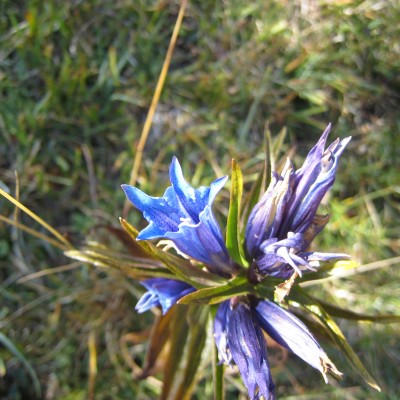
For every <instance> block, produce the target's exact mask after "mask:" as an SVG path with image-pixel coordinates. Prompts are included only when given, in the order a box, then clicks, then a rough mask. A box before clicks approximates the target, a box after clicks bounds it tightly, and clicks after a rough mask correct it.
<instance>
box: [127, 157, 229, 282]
mask: <svg viewBox="0 0 400 400" xmlns="http://www.w3.org/2000/svg"><path fill="white" fill-rule="evenodd" d="M170 180H171V183H172V186H170V187H169V188H167V190H166V191H165V193H164V196H163V197H150V196H148V195H146V194H145V193H143V192H142V191H141V190H139V189H137V188H134V187H132V186H128V185H122V188H123V189H124V191H125V193H126V195H127V197H128V199H129V200H130V201H131V202H132V203H133V204H134V206H135V207H136V208H138V209H139V210H140V211H142V212H143V216H144V217H145V218H146V219H147V220H148V221H149V225H148V226H147V227H146V228H145V229H143V230H142V231H141V232H140V233H139V235H138V239H139V240H140V239H142V240H148V239H157V238H166V239H170V240H172V241H173V242H174V244H175V246H176V247H177V249H178V250H180V251H181V252H182V253H184V254H186V255H188V256H190V257H192V258H194V259H196V260H198V261H200V262H202V263H204V264H206V265H207V266H208V267H209V270H210V271H212V272H215V273H219V274H221V275H229V274H230V273H231V272H232V267H231V264H232V261H231V259H230V257H229V254H228V251H227V249H226V246H225V243H224V238H223V236H222V233H221V230H220V228H219V226H218V223H217V221H216V220H215V217H214V215H213V213H212V209H211V206H212V203H213V201H214V199H215V197H216V195H217V193H218V192H219V191H220V190H221V189H222V187H223V186H224V184H225V182H226V180H227V177H223V178H220V179H217V180H215V181H214V182H212V183H211V185H210V187H200V188H198V189H194V188H193V187H192V186H190V185H189V184H188V183H187V182H186V181H185V179H184V177H183V174H182V169H181V166H180V165H179V162H178V160H177V159H176V158H175V157H174V158H173V160H172V163H171V166H170Z"/></svg>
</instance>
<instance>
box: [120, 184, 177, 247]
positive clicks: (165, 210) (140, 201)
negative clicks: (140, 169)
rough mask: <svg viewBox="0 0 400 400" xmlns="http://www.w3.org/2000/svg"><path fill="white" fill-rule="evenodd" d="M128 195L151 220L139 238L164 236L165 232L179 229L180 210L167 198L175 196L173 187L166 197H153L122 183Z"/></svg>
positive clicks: (166, 193)
mask: <svg viewBox="0 0 400 400" xmlns="http://www.w3.org/2000/svg"><path fill="white" fill-rule="evenodd" d="M122 189H123V190H124V192H125V194H126V197H127V198H128V199H129V201H131V202H132V204H133V205H134V206H135V207H136V208H137V209H138V210H140V211H142V213H143V216H144V217H145V218H146V219H147V220H148V221H149V222H150V224H149V226H148V227H147V228H145V229H144V230H143V231H141V232H140V234H139V236H138V239H139V240H148V239H155V238H160V237H164V235H165V232H169V231H177V230H178V226H179V223H180V215H179V214H178V212H179V210H177V208H176V207H175V208H174V207H172V206H170V205H169V204H168V202H167V199H168V198H171V197H173V196H172V193H171V190H170V189H171V188H168V189H167V190H166V192H165V194H164V197H151V196H148V195H147V194H146V193H144V192H142V191H141V190H139V189H137V188H135V187H133V186H129V185H122Z"/></svg>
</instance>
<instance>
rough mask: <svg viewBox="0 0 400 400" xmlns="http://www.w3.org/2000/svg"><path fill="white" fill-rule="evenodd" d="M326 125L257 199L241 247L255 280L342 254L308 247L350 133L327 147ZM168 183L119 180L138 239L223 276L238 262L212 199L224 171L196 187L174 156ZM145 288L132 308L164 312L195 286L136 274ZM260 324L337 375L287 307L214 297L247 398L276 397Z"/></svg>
mask: <svg viewBox="0 0 400 400" xmlns="http://www.w3.org/2000/svg"><path fill="white" fill-rule="evenodd" d="M329 130H330V126H328V128H327V129H326V130H325V132H324V133H323V134H322V136H321V138H320V139H319V141H318V143H317V144H316V145H315V146H314V147H313V149H312V150H311V151H310V152H309V154H308V156H307V158H306V160H305V162H304V164H303V166H302V167H301V168H300V169H298V170H295V169H294V168H293V166H292V164H291V162H290V161H288V162H287V163H286V165H285V167H284V169H283V171H282V172H281V173H280V174H278V173H276V172H274V173H273V176H272V180H271V183H270V185H269V187H268V189H267V191H266V192H265V194H264V195H263V196H262V198H261V199H260V201H259V202H258V203H257V204H256V205H255V207H254V209H253V210H252V212H251V214H250V216H249V219H248V221H247V225H246V230H245V238H244V244H245V251H246V256H247V258H248V262H249V265H250V267H249V268H250V270H249V271H248V272H249V273H247V276H249V277H252V278H251V279H252V283H253V284H257V283H258V282H260V281H263V280H265V279H268V277H274V278H282V279H288V278H290V277H292V276H295V277H296V276H302V274H304V273H309V272H310V271H314V270H315V269H316V268H318V267H319V266H320V263H321V261H329V260H338V259H343V258H347V257H348V256H347V255H345V254H338V253H321V252H310V251H308V248H309V245H310V243H311V241H312V240H313V239H314V237H315V236H316V235H317V234H318V233H319V232H320V231H321V230H322V229H323V227H324V226H325V224H326V223H327V220H328V218H326V217H323V216H320V215H317V209H318V206H319V204H320V203H321V200H322V198H323V197H324V196H325V194H326V193H327V192H328V191H329V189H330V188H331V187H332V185H333V183H334V180H335V173H336V169H337V165H338V159H339V157H340V155H341V154H342V152H343V150H344V148H345V147H346V145H347V143H348V142H349V141H350V138H346V139H343V140H341V141H339V139H337V140H336V141H334V142H333V143H332V144H331V145H330V146H329V147H327V148H326V149H325V144H326V140H327V137H328V134H329ZM169 172H170V181H171V184H172V185H171V186H170V187H168V188H167V189H166V191H165V193H164V195H163V196H162V197H151V196H148V195H147V194H145V193H143V192H142V191H141V190H139V189H137V188H135V187H132V186H129V185H123V186H122V188H123V190H124V191H125V193H126V196H127V197H128V199H129V200H130V201H131V202H132V203H133V205H134V206H135V207H136V208H137V209H139V210H140V211H141V212H142V213H143V216H144V217H145V218H146V219H147V220H148V222H149V225H148V226H147V227H146V228H145V229H144V230H142V231H141V232H140V234H139V236H138V240H151V239H168V240H170V241H172V242H173V244H174V246H175V248H176V249H177V250H178V252H180V253H183V254H184V255H185V256H187V257H189V258H192V259H194V260H197V261H199V262H201V263H202V264H203V265H204V267H205V268H206V269H207V270H209V271H210V272H212V273H214V274H218V275H220V276H221V277H225V278H229V277H232V276H234V275H235V274H237V271H238V268H239V269H244V268H245V267H243V266H240V265H237V263H236V262H235V261H233V259H232V257H231V256H230V254H229V252H228V250H227V247H226V245H225V241H224V237H223V235H222V232H221V229H220V227H219V225H218V223H217V220H216V219H215V217H214V215H213V211H212V203H213V201H214V199H215V197H216V195H217V193H218V192H219V191H220V190H221V188H222V187H223V186H224V184H225V182H226V180H227V178H226V177H224V178H220V179H217V180H215V181H214V182H212V183H211V185H210V187H200V188H198V189H195V188H193V187H192V186H190V185H189V184H188V183H187V182H186V181H185V179H184V177H183V174H182V170H181V167H180V165H179V162H178V160H177V159H176V158H173V160H172V163H171V166H170V171H169ZM142 284H143V285H144V286H145V288H146V289H147V292H146V293H145V294H144V296H143V297H142V298H141V299H140V301H139V303H138V305H137V307H136V309H137V310H138V311H139V312H144V311H146V310H148V309H150V308H152V307H154V306H161V307H162V311H163V313H166V312H167V311H168V310H169V308H170V307H171V306H172V305H173V304H174V303H176V302H177V301H178V300H179V299H180V298H182V297H183V296H185V295H187V294H188V293H191V292H193V291H194V290H195V289H194V288H193V287H192V286H190V285H189V284H187V283H185V282H180V281H178V280H171V279H165V278H154V279H150V280H147V281H144V282H142ZM263 331H264V332H266V333H267V334H268V335H269V336H270V337H272V338H273V339H274V340H275V341H276V342H277V343H279V344H280V345H282V346H283V347H285V348H287V349H290V350H291V351H292V352H293V353H295V354H296V355H298V356H299V357H300V358H302V359H303V360H304V361H306V362H307V363H308V364H310V365H311V366H312V367H314V368H316V369H318V370H319V371H320V372H321V373H322V374H323V376H324V378H325V379H326V374H327V373H328V372H330V373H333V374H336V375H340V372H339V371H338V370H337V369H336V367H335V366H334V365H333V363H332V362H331V361H330V360H329V358H328V356H327V355H326V354H325V352H324V351H323V350H322V349H321V347H320V346H319V344H318V343H317V342H316V340H315V339H314V337H313V336H312V334H311V333H310V331H309V330H308V329H307V327H306V326H305V325H304V324H303V323H302V322H301V321H300V320H299V319H298V318H297V317H295V316H294V315H293V314H292V313H290V312H289V311H287V310H286V309H284V308H283V307H281V306H279V305H278V304H276V303H275V302H273V301H271V300H268V299H260V298H257V297H255V296H241V297H233V298H231V299H230V300H226V301H224V302H222V303H221V304H220V305H219V308H218V310H217V313H216V317H215V320H214V337H215V343H216V346H217V348H218V353H219V357H220V360H221V362H225V363H226V364H228V365H229V364H236V365H237V367H238V368H239V371H240V374H241V376H242V378H243V381H244V383H245V385H246V387H247V389H248V393H249V396H250V398H251V399H257V398H259V397H260V396H264V398H265V399H266V400H271V399H274V398H275V390H274V383H273V380H272V377H271V373H270V367H269V364H268V358H267V348H266V342H265V338H264V335H263Z"/></svg>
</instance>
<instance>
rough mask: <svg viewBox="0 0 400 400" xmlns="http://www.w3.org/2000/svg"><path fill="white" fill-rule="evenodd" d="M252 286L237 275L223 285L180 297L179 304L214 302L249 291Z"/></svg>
mask: <svg viewBox="0 0 400 400" xmlns="http://www.w3.org/2000/svg"><path fill="white" fill-rule="evenodd" d="M252 286H253V285H251V284H250V283H249V282H248V280H247V279H246V278H245V277H242V276H239V277H236V278H233V279H231V280H230V281H228V282H227V283H225V284H224V285H220V286H216V287H212V288H204V289H199V290H197V291H196V292H193V293H190V294H188V295H186V296H184V297H182V298H181V299H180V300H179V301H178V303H179V304H190V303H195V304H208V303H209V304H215V303H218V302H221V301H223V300H226V299H228V298H230V297H234V296H239V295H244V294H246V293H250V292H251V290H252Z"/></svg>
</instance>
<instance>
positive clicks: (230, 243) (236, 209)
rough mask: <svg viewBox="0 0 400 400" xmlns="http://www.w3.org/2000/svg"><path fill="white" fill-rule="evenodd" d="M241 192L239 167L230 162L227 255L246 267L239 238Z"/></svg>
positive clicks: (241, 182)
mask: <svg viewBox="0 0 400 400" xmlns="http://www.w3.org/2000/svg"><path fill="white" fill-rule="evenodd" d="M242 192H243V178H242V172H241V170H240V167H239V166H238V165H237V164H236V161H235V160H232V183H231V196H230V201H229V213H228V222H227V227H226V247H227V248H228V251H229V254H230V255H231V257H232V258H233V260H235V261H236V262H237V263H238V264H239V265H244V266H248V262H247V260H246V258H245V256H244V249H243V245H242V241H241V238H240V236H241V235H240V229H239V220H240V202H241V198H242Z"/></svg>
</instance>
